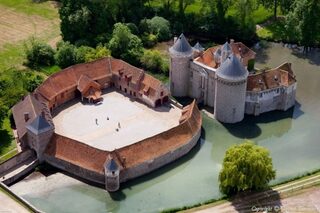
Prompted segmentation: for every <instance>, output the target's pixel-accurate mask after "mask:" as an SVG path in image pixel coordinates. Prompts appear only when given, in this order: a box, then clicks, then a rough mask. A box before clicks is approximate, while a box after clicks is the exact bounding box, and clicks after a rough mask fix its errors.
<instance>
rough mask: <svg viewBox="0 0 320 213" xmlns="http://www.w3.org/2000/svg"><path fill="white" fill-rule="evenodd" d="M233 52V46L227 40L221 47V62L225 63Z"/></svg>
mask: <svg viewBox="0 0 320 213" xmlns="http://www.w3.org/2000/svg"><path fill="white" fill-rule="evenodd" d="M231 54H232V49H231V46H230V44H229V43H228V42H226V43H225V44H224V45H222V47H221V63H223V62H224V61H225V60H227V58H228V57H229V56H230V55H231Z"/></svg>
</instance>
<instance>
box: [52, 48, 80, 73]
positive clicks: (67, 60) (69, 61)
mask: <svg viewBox="0 0 320 213" xmlns="http://www.w3.org/2000/svg"><path fill="white" fill-rule="evenodd" d="M57 47H58V49H57V53H56V55H55V58H56V63H57V65H59V66H60V67H61V68H66V67H69V66H71V65H74V64H76V63H77V49H76V47H75V46H74V45H72V44H70V42H62V43H60V44H58V45H57Z"/></svg>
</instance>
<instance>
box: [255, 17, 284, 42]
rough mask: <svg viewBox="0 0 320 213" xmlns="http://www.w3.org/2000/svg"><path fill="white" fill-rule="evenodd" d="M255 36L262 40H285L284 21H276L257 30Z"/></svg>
mask: <svg viewBox="0 0 320 213" xmlns="http://www.w3.org/2000/svg"><path fill="white" fill-rule="evenodd" d="M257 35H258V37H259V38H260V39H263V40H272V41H283V40H286V31H285V23H284V20H281V19H279V20H277V21H276V22H272V23H271V24H268V25H266V26H264V27H263V28H261V29H259V30H257Z"/></svg>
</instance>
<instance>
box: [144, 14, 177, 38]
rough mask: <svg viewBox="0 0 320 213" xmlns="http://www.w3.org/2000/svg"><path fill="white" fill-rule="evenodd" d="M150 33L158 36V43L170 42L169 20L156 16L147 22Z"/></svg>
mask: <svg viewBox="0 0 320 213" xmlns="http://www.w3.org/2000/svg"><path fill="white" fill-rule="evenodd" d="M147 23H148V25H149V29H150V31H151V32H150V33H152V34H154V35H156V36H157V39H158V41H165V40H169V39H170V37H171V32H170V23H169V21H168V20H167V19H165V18H163V17H160V16H155V17H153V18H152V19H150V20H147Z"/></svg>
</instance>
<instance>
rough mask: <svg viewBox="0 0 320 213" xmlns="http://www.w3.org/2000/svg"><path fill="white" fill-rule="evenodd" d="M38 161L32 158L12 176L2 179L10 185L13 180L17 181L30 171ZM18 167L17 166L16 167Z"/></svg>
mask: <svg viewBox="0 0 320 213" xmlns="http://www.w3.org/2000/svg"><path fill="white" fill-rule="evenodd" d="M38 164H39V162H38V160H36V159H34V161H33V162H32V163H31V164H30V165H29V166H28V167H26V168H24V169H23V170H21V171H19V172H18V173H15V174H14V175H13V176H11V177H8V178H6V179H5V180H4V181H2V182H3V183H4V184H6V185H11V184H13V183H15V182H17V181H18V180H19V179H20V178H21V177H23V176H25V175H27V174H29V173H31V171H32V170H33V169H34V168H36V167H37V166H38ZM17 169H19V167H18V168H17Z"/></svg>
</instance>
